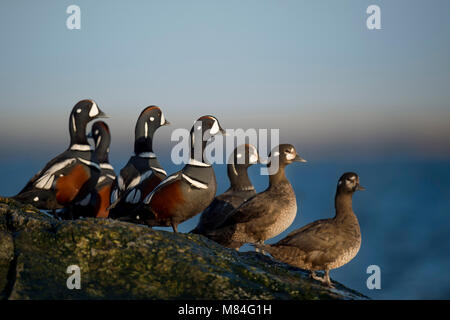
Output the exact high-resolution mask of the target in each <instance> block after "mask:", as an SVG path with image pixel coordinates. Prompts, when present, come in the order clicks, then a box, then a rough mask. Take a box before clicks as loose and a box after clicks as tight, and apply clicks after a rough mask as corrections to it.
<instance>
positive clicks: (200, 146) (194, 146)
mask: <svg viewBox="0 0 450 320" xmlns="http://www.w3.org/2000/svg"><path fill="white" fill-rule="evenodd" d="M190 138H191V155H190V159H191V161H198V162H203V163H205V164H208V163H207V162H206V161H205V158H204V151H205V148H206V144H207V143H208V141H204V140H203V139H202V140H201V141H196V140H194V138H193V135H192V133H191V136H190ZM195 138H197V136H195Z"/></svg>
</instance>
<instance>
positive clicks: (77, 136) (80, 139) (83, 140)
mask: <svg viewBox="0 0 450 320" xmlns="http://www.w3.org/2000/svg"><path fill="white" fill-rule="evenodd" d="M86 126H87V123H86V121H81V120H79V119H77V117H75V115H73V114H72V115H71V116H70V120H69V133H70V146H69V148H70V147H72V146H73V145H75V144H80V145H89V143H88V141H87V137H86Z"/></svg>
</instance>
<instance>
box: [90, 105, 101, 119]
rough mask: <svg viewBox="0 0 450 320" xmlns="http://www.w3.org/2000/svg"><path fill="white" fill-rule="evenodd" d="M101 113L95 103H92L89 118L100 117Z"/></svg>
mask: <svg viewBox="0 0 450 320" xmlns="http://www.w3.org/2000/svg"><path fill="white" fill-rule="evenodd" d="M99 113H100V111H98V107H97V104H96V103H95V102H94V101H92V106H91V110H90V111H89V117H91V118H93V117H95V116H96V115H98V114H99Z"/></svg>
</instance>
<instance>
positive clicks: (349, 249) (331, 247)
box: [256, 172, 364, 286]
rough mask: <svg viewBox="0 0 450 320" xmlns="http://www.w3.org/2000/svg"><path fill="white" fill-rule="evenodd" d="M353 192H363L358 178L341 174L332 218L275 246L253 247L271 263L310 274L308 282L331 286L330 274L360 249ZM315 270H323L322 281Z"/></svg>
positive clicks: (297, 232) (310, 225) (304, 228)
mask: <svg viewBox="0 0 450 320" xmlns="http://www.w3.org/2000/svg"><path fill="white" fill-rule="evenodd" d="M356 190H364V188H363V187H361V186H360V185H359V177H358V175H357V174H356V173H353V172H347V173H344V174H343V175H342V177H341V178H340V179H339V182H338V185H337V191H336V197H335V208H336V215H335V216H334V218H331V219H323V220H318V221H315V222H313V223H310V224H308V225H306V226H304V227H303V228H300V229H298V230H295V231H293V232H291V233H290V234H289V235H288V236H287V237H286V238H284V239H282V240H280V241H279V242H277V243H275V244H271V245H256V246H257V247H259V248H260V249H263V250H265V251H267V252H269V253H270V254H271V255H272V256H273V257H274V258H275V259H278V260H280V261H283V262H285V263H288V264H291V265H293V266H296V267H299V268H302V269H306V270H310V271H311V277H312V278H314V279H316V280H319V281H321V282H323V283H325V284H326V285H328V286H332V284H331V280H330V270H331V269H336V268H339V267H341V266H343V265H344V264H346V263H348V262H349V261H350V260H352V259H353V258H354V257H355V256H356V254H357V253H358V251H359V248H360V246H361V232H360V229H359V223H358V219H357V218H356V216H355V213H354V212H353V209H352V196H353V193H355V191H356ZM316 270H325V275H324V277H323V278H320V277H318V276H317V275H316V273H315V271H316Z"/></svg>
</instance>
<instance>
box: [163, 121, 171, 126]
mask: <svg viewBox="0 0 450 320" xmlns="http://www.w3.org/2000/svg"><path fill="white" fill-rule="evenodd" d="M170 125H171V123H170V122H169V121H167V120H166V122H164V124H163V126H170Z"/></svg>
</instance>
